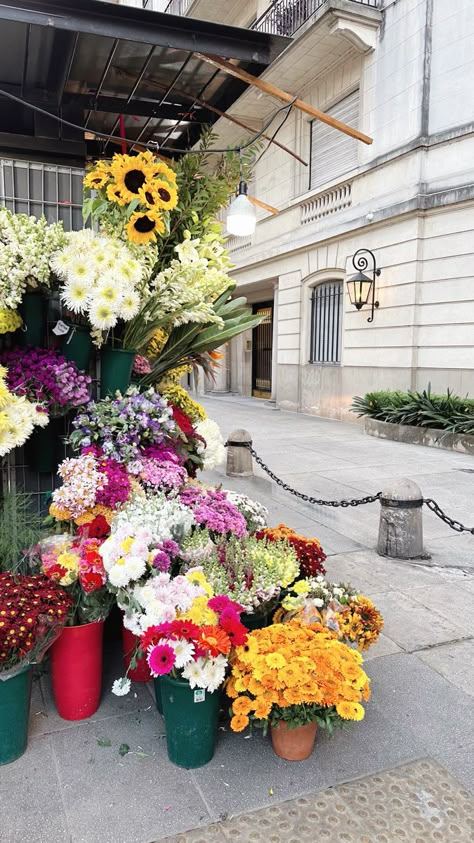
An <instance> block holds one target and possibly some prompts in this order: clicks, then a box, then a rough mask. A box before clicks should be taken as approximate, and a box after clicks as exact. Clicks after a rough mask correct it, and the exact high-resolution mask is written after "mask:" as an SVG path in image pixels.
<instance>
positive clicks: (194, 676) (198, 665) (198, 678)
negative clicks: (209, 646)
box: [183, 659, 206, 688]
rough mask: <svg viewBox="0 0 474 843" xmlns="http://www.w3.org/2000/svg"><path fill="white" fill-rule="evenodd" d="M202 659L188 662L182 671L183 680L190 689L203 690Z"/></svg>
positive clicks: (204, 684) (204, 685)
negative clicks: (187, 683) (185, 680)
mask: <svg viewBox="0 0 474 843" xmlns="http://www.w3.org/2000/svg"><path fill="white" fill-rule="evenodd" d="M203 661H204V659H196V661H192V662H189V664H187V665H186V667H185V668H184V669H183V679H187V680H188V682H189V687H190V688H196V687H198V688H205V687H206V683H205V681H204V674H203V669H202V665H203Z"/></svg>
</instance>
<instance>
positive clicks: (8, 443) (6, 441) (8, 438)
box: [0, 427, 16, 457]
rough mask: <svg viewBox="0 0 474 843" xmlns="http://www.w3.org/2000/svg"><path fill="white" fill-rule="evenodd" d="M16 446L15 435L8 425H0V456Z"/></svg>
mask: <svg viewBox="0 0 474 843" xmlns="http://www.w3.org/2000/svg"><path fill="white" fill-rule="evenodd" d="M15 447H16V442H15V437H14V436H13V435H12V433H11V432H10V429H9V428H8V427H0V457H4V456H5V454H8V452H9V451H11V450H12V449H13V448H15Z"/></svg>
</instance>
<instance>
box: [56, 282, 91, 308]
mask: <svg viewBox="0 0 474 843" xmlns="http://www.w3.org/2000/svg"><path fill="white" fill-rule="evenodd" d="M89 294H90V287H89V284H88V283H87V282H86V281H78V280H77V281H68V282H67V284H65V285H64V287H63V288H62V289H61V291H60V294H59V295H60V298H61V301H62V302H63V304H65V305H66V307H67V309H68V310H72V312H73V313H84V311H85V310H86V308H87V305H88V303H89Z"/></svg>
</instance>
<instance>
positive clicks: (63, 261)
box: [50, 249, 71, 280]
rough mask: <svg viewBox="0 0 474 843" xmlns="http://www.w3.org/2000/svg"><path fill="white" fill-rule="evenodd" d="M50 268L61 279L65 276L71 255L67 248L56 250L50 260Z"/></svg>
mask: <svg viewBox="0 0 474 843" xmlns="http://www.w3.org/2000/svg"><path fill="white" fill-rule="evenodd" d="M50 265H51V269H52V270H53V272H54V273H55V274H56V275H57V276H58V277H59V278H61V279H63V280H65V279H66V278H67V275H68V272H69V267H70V265H71V256H70V254H69V252H68V250H66V249H65V250H63V251H61V252H56V253H55V254H54V255H53V256H52V258H51V261H50Z"/></svg>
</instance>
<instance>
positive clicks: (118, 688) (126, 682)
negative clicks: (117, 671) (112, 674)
mask: <svg viewBox="0 0 474 843" xmlns="http://www.w3.org/2000/svg"><path fill="white" fill-rule="evenodd" d="M131 687H132V683H131V682H130V679H129V678H128V676H121V677H120V679H116V680H115V682H114V683H113V685H112V693H113V694H115V696H116V697H125V696H126V694H128V692H129V691H130V688H131Z"/></svg>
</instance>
